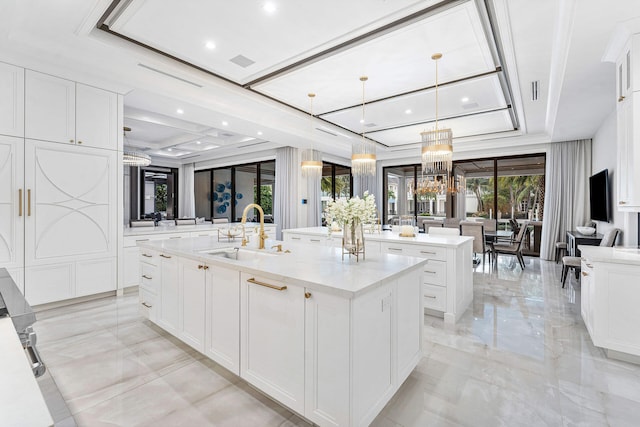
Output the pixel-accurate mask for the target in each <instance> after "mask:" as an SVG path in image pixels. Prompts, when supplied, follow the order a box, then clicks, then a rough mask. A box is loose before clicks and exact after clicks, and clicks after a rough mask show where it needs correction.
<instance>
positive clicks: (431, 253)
mask: <svg viewBox="0 0 640 427" xmlns="http://www.w3.org/2000/svg"><path fill="white" fill-rule="evenodd" d="M420 253H421V254H428V255H435V254H436V253H435V252H429V251H420Z"/></svg>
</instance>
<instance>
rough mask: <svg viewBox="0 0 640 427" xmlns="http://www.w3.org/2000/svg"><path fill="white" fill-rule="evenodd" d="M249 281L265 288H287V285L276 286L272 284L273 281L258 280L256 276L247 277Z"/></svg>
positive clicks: (277, 289)
mask: <svg viewBox="0 0 640 427" xmlns="http://www.w3.org/2000/svg"><path fill="white" fill-rule="evenodd" d="M247 282H249V283H253V284H254V285H260V286H264V287H265V288H271V289H275V290H276V291H285V290H286V289H287V287H286V286H276V285H272V284H271V283H265V282H261V281H259V280H256V279H255V278H254V277H252V278H250V279H247Z"/></svg>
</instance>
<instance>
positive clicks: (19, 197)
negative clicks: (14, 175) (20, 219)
mask: <svg viewBox="0 0 640 427" xmlns="http://www.w3.org/2000/svg"><path fill="white" fill-rule="evenodd" d="M18 216H22V188H21V189H19V190H18Z"/></svg>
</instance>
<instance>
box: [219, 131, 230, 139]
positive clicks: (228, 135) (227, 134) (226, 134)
mask: <svg viewBox="0 0 640 427" xmlns="http://www.w3.org/2000/svg"><path fill="white" fill-rule="evenodd" d="M220 136H226V137H227V138H229V137H232V136H233V134H232V133H227V132H223V133H221V134H220Z"/></svg>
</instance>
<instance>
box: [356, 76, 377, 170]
mask: <svg viewBox="0 0 640 427" xmlns="http://www.w3.org/2000/svg"><path fill="white" fill-rule="evenodd" d="M368 79H369V78H368V77H366V76H363V77H360V81H361V82H362V120H361V121H360V122H361V123H362V139H361V140H360V142H359V143H358V144H355V145H354V146H353V148H352V151H351V173H352V174H353V175H356V176H364V175H375V174H376V147H375V145H374V144H373V142H371V141H369V140H367V139H366V138H365V137H364V82H366V81H367V80H368Z"/></svg>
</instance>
